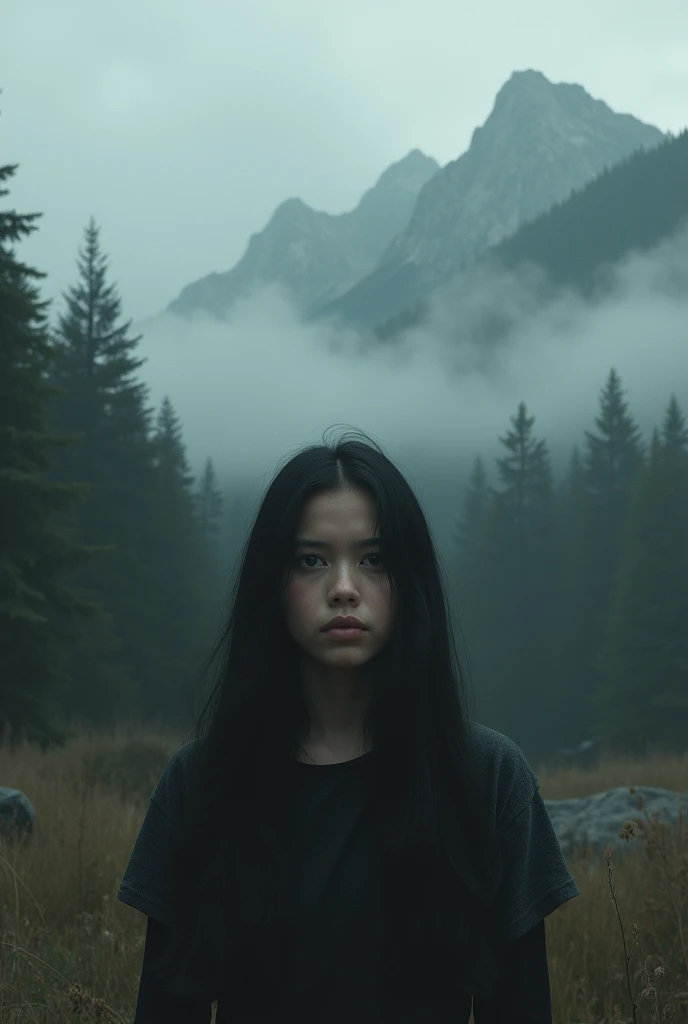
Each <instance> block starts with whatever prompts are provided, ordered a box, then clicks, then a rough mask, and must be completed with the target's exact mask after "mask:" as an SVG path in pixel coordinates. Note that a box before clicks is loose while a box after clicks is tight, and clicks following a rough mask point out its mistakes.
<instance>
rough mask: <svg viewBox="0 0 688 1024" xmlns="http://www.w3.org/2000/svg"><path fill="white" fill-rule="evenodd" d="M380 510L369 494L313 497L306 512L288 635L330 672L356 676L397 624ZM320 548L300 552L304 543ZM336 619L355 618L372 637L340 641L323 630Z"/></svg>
mask: <svg viewBox="0 0 688 1024" xmlns="http://www.w3.org/2000/svg"><path fill="white" fill-rule="evenodd" d="M375 512H376V509H375V503H374V501H373V498H372V497H371V495H370V494H369V493H368V492H367V491H366V490H365V489H363V488H358V487H348V486H347V487H343V488H342V489H337V490H334V491H326V492H323V493H321V494H317V495H314V496H313V497H312V498H310V499H309V501H308V502H307V503H306V504H305V505H304V507H303V509H302V513H301V519H300V521H299V528H298V532H297V537H296V546H295V548H294V552H293V563H292V569H293V575H292V578H291V581H289V582H288V583H287V587H286V590H285V595H284V612H285V619H286V624H287V628H288V630H289V633H290V634H291V636H292V637H293V639H294V640H295V641H296V643H297V644H298V645H299V647H300V648H301V649H302V650H303V651H305V652H306V653H307V654H309V655H310V656H311V657H312V658H313V659H315V660H316V661H317V662H320V663H322V664H323V665H327V666H329V667H332V668H335V667H341V668H355V667H358V666H360V665H363V664H365V662H367V661H368V660H369V659H370V658H372V657H373V655H374V654H377V652H378V651H379V650H381V649H382V647H384V645H385V644H386V643H387V640H388V638H389V635H390V631H391V627H392V622H393V608H392V593H391V586H390V580H389V575H388V573H387V570H386V567H385V565H384V563H383V562H382V558H381V555H380V553H379V552H380V547H379V544H365V545H363V544H361V542H362V541H365V540H369V539H370V538H372V537H373V536H374V529H375ZM304 540H307V541H318V542H319V543H317V544H311V543H308V544H301V543H299V542H300V541H304ZM335 615H354V616H355V617H356V618H358V619H360V620H361V622H362V623H363V625H364V627H365V629H364V631H363V633H362V635H361V636H360V637H358V638H356V639H345V640H340V639H335V638H333V637H332V636H331V635H330V634H329V633H327V632H324V631H323V627H324V626H325V625H326V624H327V623H328V622H329V620H330V619H332V618H333V617H334V616H335Z"/></svg>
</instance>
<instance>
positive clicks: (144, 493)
mask: <svg viewBox="0 0 688 1024" xmlns="http://www.w3.org/2000/svg"><path fill="white" fill-rule="evenodd" d="M77 267H78V280H77V283H76V284H74V285H73V286H72V287H71V288H70V289H69V290H68V292H67V293H66V294H65V296H64V299H65V303H66V308H65V310H64V312H62V313H61V315H60V316H59V319H58V324H57V329H56V331H55V345H56V348H57V352H58V356H57V359H56V362H55V367H54V371H53V374H52V382H53V384H54V385H55V386H56V387H58V388H60V391H61V394H60V397H59V399H57V400H55V402H54V403H53V404H52V406H51V416H52V417H53V422H54V424H55V427H56V429H61V430H68V431H70V432H71V433H73V434H76V435H78V437H79V440H78V441H77V443H75V444H74V445H73V446H72V448H71V449H70V450H69V451H68V452H65V453H64V455H61V457H60V458H59V459H58V460H56V462H55V465H54V468H53V473H54V474H55V477H56V478H57V479H61V480H79V481H85V482H86V483H88V484H89V485H90V492H89V496H88V499H87V501H85V502H84V503H83V506H82V507H81V508H80V509H79V515H78V517H76V518H73V519H72V520H71V521H70V523H69V528H70V529H71V531H72V533H73V535H74V537H75V538H76V539H78V540H80V541H81V542H85V543H89V544H90V543H97V544H100V545H103V546H106V545H107V546H109V552H108V553H107V554H103V557H102V558H100V559H97V560H94V561H93V562H92V563H91V565H90V566H89V567H88V570H87V571H81V572H79V573H78V575H77V576H76V577H75V585H78V586H79V587H80V589H81V591H82V592H83V594H84V595H87V596H88V597H89V598H90V599H91V600H97V601H98V602H100V604H101V606H102V609H101V611H102V614H101V616H100V619H99V621H98V625H97V634H98V636H97V638H96V635H95V634H96V630H90V631H88V632H83V633H82V634H81V635H80V636H78V637H76V638H75V640H74V643H73V647H72V649H73V658H72V664H71V670H72V674H73V676H74V679H75V687H74V689H73V692H72V698H71V700H70V702H69V703H68V704H67V705H66V708H65V710H66V712H67V713H68V714H70V715H77V714H78V715H82V716H84V717H85V718H87V719H88V720H89V721H92V722H94V723H96V724H103V723H104V722H112V721H115V720H117V719H120V718H127V719H128V718H131V717H135V716H136V715H137V714H138V706H137V699H138V698H137V689H138V682H137V681H138V680H140V679H142V678H145V677H146V676H147V674H148V673H149V672H150V670H151V648H150V638H149V637H147V636H146V631H145V624H146V622H147V620H148V618H149V614H150V613H149V609H147V608H146V607H145V605H144V604H142V593H143V591H144V589H145V581H146V580H147V578H148V576H149V575H150V574H151V573H152V572H154V567H153V565H152V564H151V562H150V550H151V541H152V538H153V536H154V533H155V523H154V522H153V519H152V516H151V507H152V504H151V503H152V487H153V474H154V470H153V449H152V445H151V443H150V436H149V434H150V420H151V416H152V411H151V410H150V409H148V408H147V407H146V404H145V403H146V399H147V387H146V386H145V385H144V384H143V383H141V382H140V381H139V380H137V379H136V377H135V373H136V371H137V370H138V369H139V368H140V366H141V365H142V364H143V362H144V360H143V359H141V358H137V357H136V355H135V352H136V348H137V346H138V343H139V341H140V337H130V336H129V330H130V326H131V324H130V321H127V322H121V301H120V298H119V296H118V293H117V290H116V288H115V286H114V285H113V284H108V282H107V272H108V261H107V257H106V256H105V255H104V254H102V252H101V249H100V237H99V229H98V227H97V226H96V224H95V222H94V220H93V218H91V220H90V222H89V224H88V226H87V227H86V229H85V244H84V247H83V248H82V249H80V251H79V258H78V261H77ZM95 680H98V685H97V686H96V685H95Z"/></svg>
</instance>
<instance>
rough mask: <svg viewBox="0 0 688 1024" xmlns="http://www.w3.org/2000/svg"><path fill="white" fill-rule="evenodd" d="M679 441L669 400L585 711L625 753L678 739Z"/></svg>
mask: <svg viewBox="0 0 688 1024" xmlns="http://www.w3.org/2000/svg"><path fill="white" fill-rule="evenodd" d="M686 579H688V431H687V430H686V427H685V421H684V418H683V416H682V414H681V412H680V409H679V406H678V403H677V401H676V398H675V397H674V396H672V398H671V402H670V404H669V407H668V409H667V413H666V417H665V420H664V425H663V430H662V438H661V439H660V436H659V433H658V432H657V431H656V430H655V431H654V433H653V437H652V446H651V451H650V457H649V463H648V465H647V467H646V468H645V469H644V471H643V472H642V473H640V474H639V476H638V480H637V485H636V488H635V491H634V496H633V500H632V503H631V508H630V512H629V516H628V521H627V526H626V530H625V531H624V538H623V543H622V548H621V555H620V562H619V570H618V573H617V577H616V586H615V591H614V596H613V602H612V611H611V615H610V626H609V631H608V636H607V643H606V645H605V647H604V648H603V650H602V651H601V653H600V656H599V657H598V659H597V667H598V670H599V673H600V678H601V684H600V687H599V689H598V691H597V692H596V694H595V695H594V701H593V703H594V707H595V710H596V712H597V715H598V719H599V721H600V726H601V729H602V730H603V734H604V736H605V738H606V739H607V742H608V743H609V744H610V746H611V747H613V748H618V749H625V750H630V751H633V752H635V753H644V752H648V750H649V748H651V747H652V746H654V747H655V748H660V747H661V748H663V749H665V750H666V749H673V750H674V751H676V752H678V751H682V750H683V749H685V742H686V736H688V629H686V623H687V622H688V588H687V587H686Z"/></svg>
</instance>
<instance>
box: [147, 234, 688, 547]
mask: <svg viewBox="0 0 688 1024" xmlns="http://www.w3.org/2000/svg"><path fill="white" fill-rule="evenodd" d="M687 268H688V229H686V230H684V231H683V232H682V233H680V234H679V235H677V236H676V237H675V238H674V239H672V240H670V241H668V242H666V243H664V244H663V245H662V246H661V247H660V248H659V249H657V250H655V251H654V252H653V253H652V254H651V255H638V254H636V255H634V256H633V257H631V258H629V259H627V260H626V261H624V262H623V263H622V264H620V266H619V267H618V269H617V271H616V274H615V284H614V287H613V289H612V291H611V293H610V294H609V295H608V297H607V298H606V299H605V300H604V301H602V302H599V303H598V304H596V305H591V304H589V303H586V302H584V301H582V300H581V299H580V298H577V297H576V296H575V295H573V294H572V293H570V292H567V291H560V292H559V293H558V294H557V295H556V296H555V297H554V298H552V299H551V300H550V301H549V302H548V303H547V304H546V305H545V306H544V307H540V306H538V301H537V295H538V293H539V287H538V285H539V282H538V278H537V275H536V274H530V273H524V274H521V275H520V276H519V277H515V276H513V275H503V274H502V275H499V274H496V273H495V272H492V271H480V272H474V273H472V274H469V275H468V276H467V277H466V278H465V279H464V282H463V285H462V286H461V287H460V288H457V287H456V286H455V287H454V288H453V289H451V290H450V291H449V292H448V293H445V294H444V295H443V296H441V297H438V298H437V299H436V301H435V302H434V304H433V306H432V310H431V317H430V320H429V322H428V324H427V325H426V326H424V327H422V328H418V329H415V330H413V331H411V332H409V333H407V334H406V335H405V336H404V337H403V338H402V339H399V340H397V341H395V342H390V343H387V344H384V345H379V346H375V347H369V346H368V345H367V344H366V343H365V342H364V340H363V339H362V337H361V336H360V335H359V334H358V333H357V332H356V331H353V330H347V329H343V328H341V327H337V326H335V325H333V324H322V323H304V322H303V321H302V320H301V318H300V317H299V315H298V313H297V312H296V310H295V308H294V306H293V305H292V304H291V303H290V302H289V300H288V297H287V296H285V294H284V293H283V292H280V290H279V289H277V288H274V287H270V288H266V289H264V290H263V291H261V292H260V293H256V294H255V295H254V296H253V297H252V298H251V299H250V300H246V301H244V302H242V303H241V304H239V305H237V306H236V308H235V309H234V311H233V313H232V315H231V318H230V319H229V320H228V322H227V323H222V324H221V323H218V322H216V321H211V320H207V319H200V318H199V319H196V320H194V321H188V320H182V319H179V318H177V317H175V316H173V315H171V314H169V313H168V314H165V315H163V316H161V317H159V318H156V319H154V320H151V321H148V322H146V323H144V324H141V325H139V326H140V330H142V331H144V332H145V333H144V336H143V339H142V341H141V344H140V348H141V354H142V355H143V356H145V357H146V358H147V362H146V363H145V364H144V366H142V367H141V369H140V370H139V375H140V377H141V378H142V379H143V380H145V381H146V382H147V383H148V384H149V386H150V397H151V402H152V403H153V404H154V405H155V406H156V407H158V406H159V404H160V402H161V400H162V398H163V397H164V395H166V394H167V395H169V397H170V400H171V401H172V403H173V405H174V407H175V410H176V412H177V414H178V415H179V417H180V419H181V421H182V425H183V430H184V438H185V442H186V444H187V453H188V456H189V460H190V463H191V466H192V470H193V472H194V473H195V474H196V475H198V474H199V473H200V472H201V470H202V467H203V463H204V461H205V459H206V458H207V457H208V456H211V457H212V458H213V460H214V463H215V467H216V470H217V473H218V476H219V479H220V482H221V484H222V486H223V487H225V488H232V489H234V488H239V489H240V490H242V491H245V492H246V494H247V497H248V502H249V505H250V509H251V510H255V508H256V507H257V503H258V502H259V500H260V497H261V495H262V493H263V491H264V489H265V487H266V486H267V484H268V483H269V480H270V478H271V477H272V475H273V473H274V472H275V470H276V468H277V467H278V465H279V464H280V461H281V460H284V459H285V458H286V457H287V456H288V455H289V454H290V453H292V452H294V451H296V450H297V449H298V448H299V447H301V446H302V445H304V444H310V443H317V442H319V441H320V440H321V437H322V434H323V431H325V430H326V429H327V428H328V427H332V426H334V427H339V426H341V427H342V428H343V429H345V428H347V427H348V428H354V429H357V428H358V429H362V430H364V431H365V432H366V433H368V434H369V435H371V436H372V437H373V438H375V439H376V440H377V441H378V442H380V443H381V444H382V446H383V447H384V449H385V451H386V452H387V453H388V454H389V455H390V457H391V458H392V459H393V460H394V461H395V463H396V464H397V465H398V466H399V468H400V469H401V470H402V472H404V473H405V475H406V476H407V478H408V479H409V480H410V482H411V483H412V484H413V486H414V487H415V488H416V491H417V493H418V495H419V497H420V498H421V501H422V502H423V505H424V507H425V510H426V513H427V515H428V518H429V520H430V524H431V526H432V529H433V531H434V535H435V538H436V540H437V543H438V546H439V548H440V551H441V552H442V553H446V551H447V545H448V542H449V539H450V536H451V534H452V532H453V528H454V524H455V521H456V518H457V516H458V514H459V511H460V505H459V502H460V497H461V494H462V490H463V486H464V484H465V481H466V478H467V475H468V474H469V473H470V470H471V468H472V465H473V460H474V459H475V457H476V455H480V456H481V457H482V458H483V459H484V461H485V465H486V468H487V471H488V474H489V477H490V482H491V483H493V484H495V485H496V484H497V476H496V467H495V463H494V459H495V457H497V456H500V455H503V454H504V448H503V446H502V445H501V444H500V443H499V440H498V436H499V435H502V436H503V435H504V434H505V433H506V431H507V429H509V427H510V422H509V417H511V416H514V415H515V414H516V411H517V407H518V403H519V402H520V401H524V402H525V403H526V405H527V409H528V413H529V414H530V415H535V417H536V419H535V424H534V428H533V430H534V434H535V435H536V436H537V437H538V438H545V439H546V440H547V442H548V445H549V448H550V452H551V454H552V458H553V469H554V473H555V479H556V480H557V481H558V480H559V479H560V477H561V475H562V474H563V473H564V472H565V470H566V468H567V465H568V461H569V458H570V455H571V451H572V448H573V445H574V444H578V445H579V446H580V448H581V450H582V448H583V442H584V433H583V432H584V430H586V429H587V430H593V431H594V430H595V426H594V417H595V416H597V415H598V413H599V396H600V391H601V389H602V387H603V386H604V384H605V382H606V379H607V376H608V374H609V371H610V369H611V368H612V367H614V368H615V369H616V371H617V372H618V373H619V375H620V377H621V382H622V386H623V388H624V391H625V392H626V396H625V397H626V399H627V401H628V402H629V409H630V411H631V413H632V414H633V415H634V417H635V419H636V422H637V423H638V425H639V427H640V428H641V431H642V434H643V437H644V439H645V440H646V441H649V439H650V435H651V432H652V429H653V428H654V427H655V426H657V427H660V426H661V423H662V420H663V417H664V413H665V410H666V406H667V403H668V401H669V398H670V396H671V394H672V393H673V394H675V395H676V397H677V399H678V402H679V404H680V406H681V408H682V410H683V412H684V413H685V414H687V415H688V344H687V343H686V342H687V337H686V335H687V333H688V269H687ZM487 309H492V310H493V311H494V309H500V310H503V311H508V312H509V314H510V315H511V316H512V317H513V318H514V321H515V323H514V326H513V329H512V331H511V332H510V335H509V337H508V338H507V339H506V340H505V341H504V342H502V343H500V344H499V345H498V346H496V347H495V348H492V349H486V348H485V346H478V345H476V344H475V342H474V341H473V340H472V331H473V329H474V326H475V324H476V323H477V322H479V319H480V315H481V312H482V311H483V310H487Z"/></svg>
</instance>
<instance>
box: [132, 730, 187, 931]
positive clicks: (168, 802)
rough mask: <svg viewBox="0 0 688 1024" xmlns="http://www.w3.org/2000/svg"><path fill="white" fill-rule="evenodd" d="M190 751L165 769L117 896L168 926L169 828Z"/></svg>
mask: <svg viewBox="0 0 688 1024" xmlns="http://www.w3.org/2000/svg"><path fill="white" fill-rule="evenodd" d="M187 747H188V745H185V746H184V747H180V748H179V749H178V750H176V751H175V752H174V753H173V754H172V756H171V757H170V759H169V761H168V762H167V764H166V765H165V768H164V770H163V772H162V775H161V776H160V780H159V782H158V784H157V786H156V787H155V789H154V790H153V793H152V794H151V798H150V801H149V804H148V809H147V810H146V814H145V817H144V819H143V822H142V823H141V828H140V829H139V833H138V835H137V837H136V841H135V843H134V847H133V849H132V852H131V856H130V857H129V863H128V864H127V868H126V871H125V872H124V875H123V877H122V880H121V882H120V886H119V890H118V892H117V899H118V900H120V902H122V903H126V904H127V905H128V906H130V907H134V908H135V909H136V910H140V911H141V913H142V914H146V916H147V917H154V918H155V919H156V921H161V922H162V923H163V924H166V925H169V924H170V923H171V907H170V896H169V884H170V870H169V856H170V846H171V828H170V826H171V823H172V822H173V821H174V820H175V815H176V814H177V813H178V809H179V806H180V802H181V801H182V800H183V798H184V792H185V787H186V771H187V760H188V758H187V756H186V754H187Z"/></svg>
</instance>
